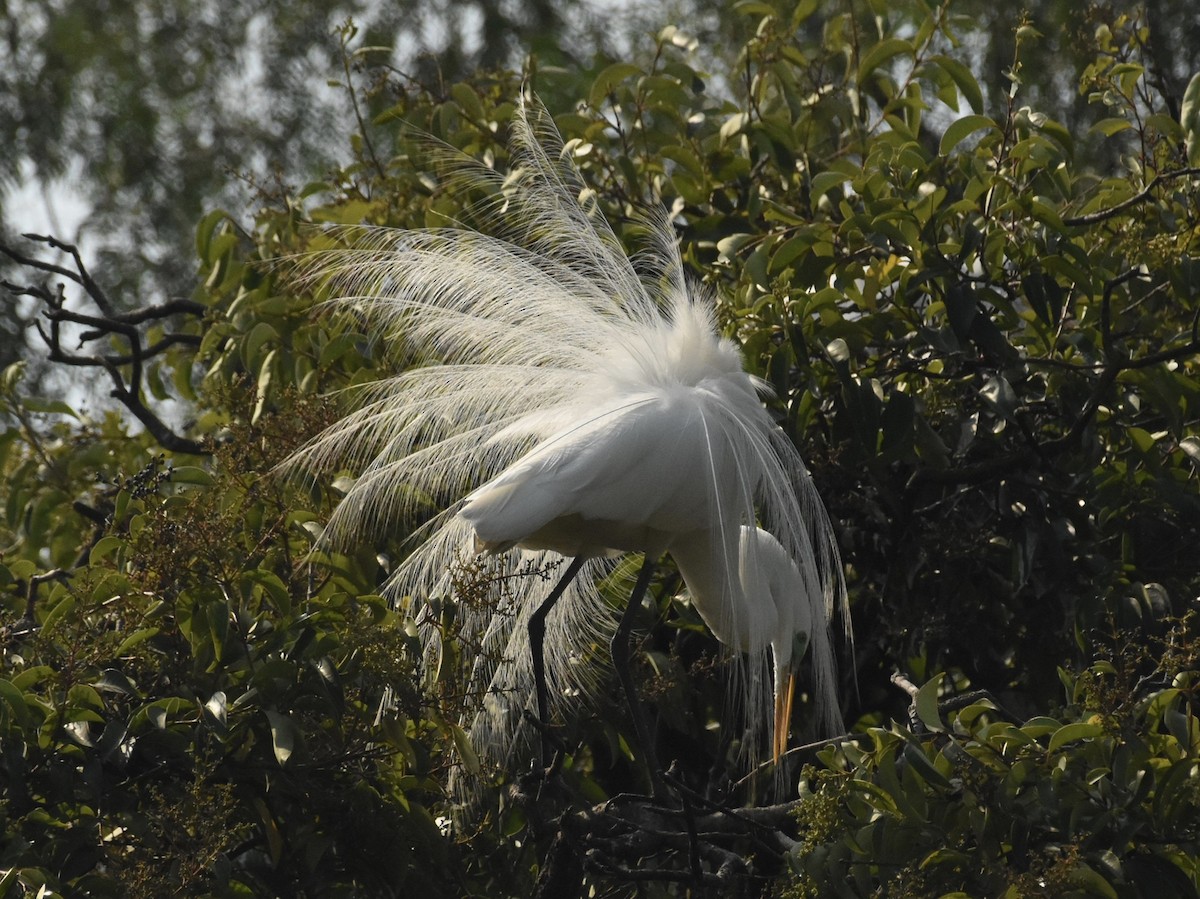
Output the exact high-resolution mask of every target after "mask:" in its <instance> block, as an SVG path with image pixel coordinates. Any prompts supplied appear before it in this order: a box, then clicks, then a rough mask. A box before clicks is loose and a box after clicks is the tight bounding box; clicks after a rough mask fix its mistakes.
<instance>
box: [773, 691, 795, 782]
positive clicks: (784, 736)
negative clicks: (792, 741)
mask: <svg viewBox="0 0 1200 899" xmlns="http://www.w3.org/2000/svg"><path fill="white" fill-rule="evenodd" d="M795 698H796V675H795V674H794V673H791V672H789V673H788V675H787V684H786V686H783V685H781V684H776V685H775V729H774V732H773V733H774V736H773V740H772V745H771V757H772V760H773V761H774V762H775V764H777V765H778V764H779V759H780V758H781V757H782V756H783V754H784V753H785V752H787V744H788V725H789V724H791V721H792V702H793V700H794V699H795Z"/></svg>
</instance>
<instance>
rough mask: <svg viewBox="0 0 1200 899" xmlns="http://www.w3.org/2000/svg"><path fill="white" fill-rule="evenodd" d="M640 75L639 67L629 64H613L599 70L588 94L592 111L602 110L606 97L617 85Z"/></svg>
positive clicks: (606, 100)
mask: <svg viewBox="0 0 1200 899" xmlns="http://www.w3.org/2000/svg"><path fill="white" fill-rule="evenodd" d="M641 74H642V69H641V66H635V65H634V64H633V63H631V62H614V63H613V64H612V65H610V66H609V67H608V68H606V69H603V70H601V72H600V74H599V75H597V76H596V79H595V80H594V81H593V82H592V88H591V90H590V91H589V92H588V103H590V104H591V105H592V107H593V108H594V109H601V108H603V106H604V104H605V103H606V102H608V95H609V94H610V93H612V91H613V89H614V88H615V87H616V86H617V85H618V84H620V83H621V82H622V81H626V80H627V79H629V78H632V77H634V76H635V75H641Z"/></svg>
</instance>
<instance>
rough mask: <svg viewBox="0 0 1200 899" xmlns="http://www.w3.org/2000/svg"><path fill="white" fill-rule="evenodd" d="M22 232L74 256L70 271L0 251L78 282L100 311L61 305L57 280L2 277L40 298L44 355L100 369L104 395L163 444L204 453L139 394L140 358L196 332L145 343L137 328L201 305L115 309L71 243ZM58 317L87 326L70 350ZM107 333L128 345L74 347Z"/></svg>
mask: <svg viewBox="0 0 1200 899" xmlns="http://www.w3.org/2000/svg"><path fill="white" fill-rule="evenodd" d="M25 236H26V237H27V238H28V239H30V240H36V241H40V242H42V243H45V244H48V245H49V246H51V247H53V248H55V249H58V250H63V251H64V252H67V253H69V254H70V255H71V258H72V259H73V260H74V263H75V271H71V270H70V269H68V268H66V267H64V266H61V265H58V264H56V263H52V262H47V261H46V260H43V259H36V258H33V257H31V256H27V255H25V254H24V253H20V252H18V251H16V250H14V249H12V248H10V247H6V246H3V245H0V253H3V254H4V255H6V256H8V257H9V258H10V259H12V260H13V261H15V262H17V263H19V264H20V265H23V266H25V267H26V268H30V269H33V270H35V271H38V272H43V273H46V274H50V275H58V276H61V277H63V278H66V279H67V280H69V281H71V282H73V283H75V284H78V285H80V286H81V287H83V289H84V291H85V292H86V293H87V295H88V297H89V298H90V299H91V300H92V302H93V303H94V304H95V306H96V308H97V309H98V310H99V311H100V314H99V315H92V314H89V313H84V312H77V311H74V310H71V309H68V308H66V297H65V295H64V290H63V285H62V284H61V283H60V284H57V285H56V286H55V288H54V289H53V290H51V288H50V287H49V286H48V285H46V284H25V285H17V284H12V283H9V282H4V283H3V286H4V287H6V288H7V289H8V290H9V291H11V292H12V293H15V294H17V295H24V296H31V297H34V298H36V299H38V300H40V301H41V303H42V305H43V307H44V309H43V313H42V314H43V315H44V316H45V318H46V321H47V322H48V323H49V328H48V329H47V328H44V327H43V326H42V325H41V324H40V323H39V324H37V325H36V328H37V332H38V334H39V335H40V336H41V338H42V341H43V342H44V343H45V344H46V347H47V349H48V350H49V357H50V360H51V361H52V362H58V363H61V364H63V365H72V366H77V367H81V368H99V369H103V370H104V371H105V372H106V373H107V374H108V377H109V379H110V380H111V381H112V385H113V387H112V390H110V391H109V396H111V397H113V398H114V399H116V400H117V401H118V402H119V403H121V404H122V405H123V406H125V408H126V409H128V410H129V411H130V413H132V415H133V417H134V418H136V419H137V420H138V421H139V422H140V423H141V425H142V427H144V428H145V429H146V430H147V431H148V432H149V433H150V435H151V436H152V437H154V439H155V440H157V441H158V443H159V444H160V445H161V446H162V447H163V448H164V449H167V450H170V451H172V452H177V453H188V454H191V455H203V454H205V452H206V450H205V449H204V447H203V445H201V444H200V443H199V442H198V441H195V440H192V439H190V438H188V437H184V436H182V435H180V434H177V433H175V431H173V430H172V429H171V428H170V427H169V426H168V425H167V424H166V422H164V421H163V420H162V419H161V418H160V417H159V416H158V415H157V414H155V413H154V411H153V410H151V409H150V408H149V407H148V406H147V405H146V404H145V402H144V401H143V399H142V388H143V384H144V370H145V364H146V363H147V362H148V361H149V360H151V359H154V358H155V357H157V356H160V355H161V354H163V353H165V352H166V351H167V350H168V349H170V348H171V347H173V346H180V345H182V346H199V344H200V339H201V338H200V337H199V336H198V335H195V334H186V333H181V332H170V333H167V334H165V335H164V336H163V337H161V338H159V339H158V340H156V341H155V342H154V343H153V344H151V345H149V346H145V345H144V344H143V342H142V333H141V331H140V330H139V326H140V325H143V324H146V323H147V322H159V321H162V320H164V319H168V318H170V317H172V316H177V315H185V316H190V317H193V318H200V317H202V316H203V315H204V312H205V308H204V306H202V305H201V304H199V303H194V302H191V301H190V300H172V301H169V302H166V303H159V304H155V305H150V306H143V307H141V308H139V309H134V310H130V311H128V312H116V311H114V309H113V304H112V302H111V300H109V298H108V296H107V294H105V292H104V290H103V289H102V288H101V287H100V285H99V284H97V283H96V281H95V279H94V278H93V277H92V275H91V273H90V272H89V271H88V269H87V266H86V265H85V263H84V261H83V258H82V257H81V256H80V254H79V251H78V249H76V247H74V246H73V245H71V244H66V243H63V242H61V241H59V240H57V239H56V238H53V237H48V236H44V235H38V234H27V235H25ZM63 323H67V324H70V325H78V326H80V327H84V328H87V330H85V331H84V332H83V333H82V334H81V335H80V337H79V347H78V348H77V350H75V351H71V350H68V349H66V348H65V347H64V346H63V335H62V325H63ZM112 337H116V338H120V339H121V340H123V341H124V342H125V343H126V344H127V346H128V350H127V351H126V352H124V353H116V354H112V353H107V354H106V353H98V354H85V353H80V352H78V349H79V348H82V347H83V346H84V344H87V343H91V342H93V341H99V340H104V339H107V338H112Z"/></svg>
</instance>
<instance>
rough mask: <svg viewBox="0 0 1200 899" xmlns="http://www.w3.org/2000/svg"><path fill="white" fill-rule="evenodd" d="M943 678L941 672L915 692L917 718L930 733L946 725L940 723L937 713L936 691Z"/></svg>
mask: <svg viewBox="0 0 1200 899" xmlns="http://www.w3.org/2000/svg"><path fill="white" fill-rule="evenodd" d="M945 676H946V675H945V673H944V672H943V673H941V674H938V675H937V676H935V677H933V678H931V679H930V680H928V681H926V682H925V683H924V684H922V685H921V688H920V689H919V690H918V691H917V698H916V699H915V700H914V704H915V705H916V710H917V717H918V718H919V719H920V720H921V723H922V724H924V725H925V726H926V727H927V728H929V729H930V730H932V731H943V730H945V729H946V725H945V724H943V723H942V716H941V713H940V712H939V711H938V691H939V690H940V689H941V686H942V679H943V678H944V677H945Z"/></svg>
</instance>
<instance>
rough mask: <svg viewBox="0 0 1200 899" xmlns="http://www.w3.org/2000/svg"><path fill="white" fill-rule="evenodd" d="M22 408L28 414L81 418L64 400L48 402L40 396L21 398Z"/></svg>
mask: <svg viewBox="0 0 1200 899" xmlns="http://www.w3.org/2000/svg"><path fill="white" fill-rule="evenodd" d="M21 406H22V407H23V408H24V409H25V411H26V412H40V413H43V414H46V415H69V416H71V417H72V418H79V415H78V414H77V413H76V412H75V410H74V409H72V408H71V407H70V405H68V404H67V403H65V402H63V401H62V400H48V399H45V398H44V397H40V396H25V397H21Z"/></svg>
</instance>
